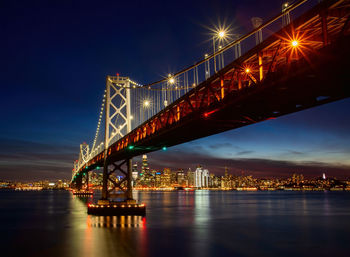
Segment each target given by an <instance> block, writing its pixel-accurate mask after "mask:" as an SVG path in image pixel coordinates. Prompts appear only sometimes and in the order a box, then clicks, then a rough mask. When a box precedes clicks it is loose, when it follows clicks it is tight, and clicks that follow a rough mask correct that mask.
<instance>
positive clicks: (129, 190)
mask: <svg viewBox="0 0 350 257" xmlns="http://www.w3.org/2000/svg"><path fill="white" fill-rule="evenodd" d="M127 169H128V174H127V177H128V178H127V187H128V188H127V191H126V200H134V198H133V196H132V159H131V158H130V159H128V160H127Z"/></svg>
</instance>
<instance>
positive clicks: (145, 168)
mask: <svg viewBox="0 0 350 257" xmlns="http://www.w3.org/2000/svg"><path fill="white" fill-rule="evenodd" d="M148 173H149V166H148V160H147V155H145V154H144V155H143V156H142V168H141V174H148Z"/></svg>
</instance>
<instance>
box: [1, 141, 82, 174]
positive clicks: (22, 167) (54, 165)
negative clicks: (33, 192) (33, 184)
mask: <svg viewBox="0 0 350 257" xmlns="http://www.w3.org/2000/svg"><path fill="white" fill-rule="evenodd" d="M0 144H1V146H0V179H3V180H21V181H25V180H38V179H69V178H70V176H71V170H72V166H73V161H74V159H75V158H76V157H77V155H78V150H79V148H78V147H74V146H70V145H59V144H57V143H55V144H54V143H52V144H49V143H48V144H44V143H40V142H31V141H25V140H9V139H0Z"/></svg>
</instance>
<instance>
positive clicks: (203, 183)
mask: <svg viewBox="0 0 350 257" xmlns="http://www.w3.org/2000/svg"><path fill="white" fill-rule="evenodd" d="M194 186H195V187H197V188H202V187H209V171H208V170H207V169H203V168H202V167H201V166H198V167H197V169H196V170H195V172H194Z"/></svg>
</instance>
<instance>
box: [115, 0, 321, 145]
mask: <svg viewBox="0 0 350 257" xmlns="http://www.w3.org/2000/svg"><path fill="white" fill-rule="evenodd" d="M306 2H308V4H307V5H304V4H305V3H306ZM317 2H318V1H310V0H309V1H307V0H300V1H297V2H295V3H293V4H288V3H286V5H284V6H282V12H281V13H280V14H278V15H276V16H275V17H273V18H271V19H270V20H268V21H266V22H264V23H263V22H262V21H261V20H259V19H252V22H253V26H255V28H254V29H253V30H252V31H251V32H249V33H247V34H245V35H243V36H241V37H239V38H235V39H234V40H231V41H227V40H226V39H224V37H223V38H220V35H219V34H218V35H214V37H213V52H212V53H211V54H205V55H203V56H204V58H203V59H202V60H200V61H198V62H196V63H195V64H194V65H191V66H189V67H187V68H185V69H183V70H181V71H179V72H176V73H174V74H168V75H167V76H165V77H164V78H163V79H161V80H159V81H156V82H153V83H150V84H147V85H140V84H137V83H135V82H133V81H131V84H130V85H131V87H130V88H131V99H130V101H131V108H132V118H133V119H132V122H131V123H132V129H134V128H136V127H138V126H139V125H141V124H142V123H144V122H145V121H147V120H149V119H150V118H151V117H152V116H154V115H156V114H157V113H159V112H160V111H162V110H164V109H165V108H166V107H167V106H169V105H170V104H172V103H173V102H174V101H176V100H177V99H178V98H180V97H182V96H183V95H184V94H186V93H187V92H188V91H190V90H191V89H193V88H195V87H197V86H198V85H199V84H200V83H202V82H204V81H205V80H207V79H209V78H210V77H211V76H212V75H214V74H216V73H217V72H218V71H220V70H221V69H222V68H224V67H225V66H226V65H227V64H228V63H231V62H233V61H234V60H236V59H237V58H239V57H240V56H241V55H243V54H245V53H246V52H247V51H249V50H250V49H251V48H253V47H254V46H255V45H257V44H259V43H261V42H262V41H263V40H264V39H265V38H267V37H269V36H270V35H272V34H274V33H275V32H277V31H278V30H280V29H281V28H282V27H284V26H286V25H288V24H289V23H290V21H291V19H292V12H293V13H295V15H297V14H298V13H301V12H303V11H304V10H305V9H306V8H310V7H312V6H314V5H315V4H317ZM301 7H303V8H301ZM299 9H303V10H299ZM116 124H117V122H116ZM117 139H118V138H116V140H117Z"/></svg>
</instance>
